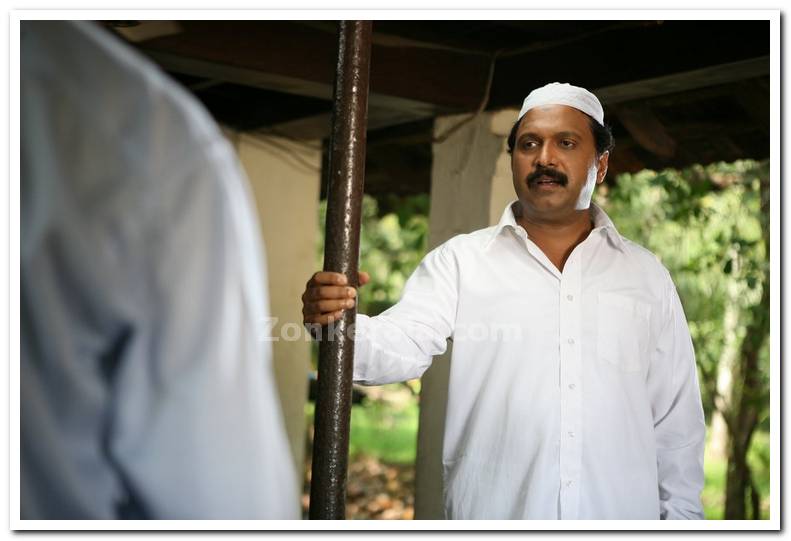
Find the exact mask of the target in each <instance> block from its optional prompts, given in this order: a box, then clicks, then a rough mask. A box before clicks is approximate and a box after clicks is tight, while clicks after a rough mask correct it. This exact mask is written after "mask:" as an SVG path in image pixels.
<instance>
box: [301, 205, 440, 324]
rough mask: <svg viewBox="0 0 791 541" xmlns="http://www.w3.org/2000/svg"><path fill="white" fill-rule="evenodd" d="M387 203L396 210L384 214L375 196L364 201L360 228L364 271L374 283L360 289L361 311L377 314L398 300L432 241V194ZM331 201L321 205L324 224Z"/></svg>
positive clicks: (321, 240) (320, 260) (321, 246)
mask: <svg viewBox="0 0 791 541" xmlns="http://www.w3.org/2000/svg"><path fill="white" fill-rule="evenodd" d="M387 206H388V207H390V208H392V209H394V210H393V211H392V212H387V213H384V214H383V215H380V212H379V205H378V203H377V201H376V199H374V198H373V197H371V196H369V195H365V196H364V197H363V202H362V228H361V231H360V270H364V271H366V272H368V273H369V274H370V275H371V282H370V283H369V284H368V285H366V286H365V287H362V288H361V289H360V298H359V304H358V310H359V311H360V312H361V313H363V314H367V315H372V316H373V315H376V314H379V313H381V312H383V311H384V310H386V309H387V308H389V307H390V306H392V305H393V304H395V303H396V302H398V299H399V297H400V296H401V290H402V289H403V288H404V284H405V283H406V280H407V278H409V276H410V275H411V274H412V271H414V270H415V268H416V267H417V266H418V264H419V263H420V260H421V259H423V256H424V255H425V253H426V243H427V240H428V206H429V197H428V195H417V196H412V197H404V198H402V199H395V198H393V197H391V198H390V199H389V200H388V201H387ZM326 212H327V202H326V201H322V202H321V205H320V222H319V223H321V224H322V225H323V224H324V220H325V216H326ZM317 257H318V267H319V268H321V266H322V264H323V260H324V229H323V227H322V230H321V234H320V238H319V243H318V247H317Z"/></svg>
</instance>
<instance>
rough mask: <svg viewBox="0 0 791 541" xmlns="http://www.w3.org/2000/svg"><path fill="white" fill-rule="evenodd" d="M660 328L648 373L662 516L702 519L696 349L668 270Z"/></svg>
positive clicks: (701, 445) (702, 426)
mask: <svg viewBox="0 0 791 541" xmlns="http://www.w3.org/2000/svg"><path fill="white" fill-rule="evenodd" d="M666 279H667V283H666V286H665V293H664V300H663V309H662V314H661V315H662V321H661V329H660V333H659V336H658V340H657V343H656V348H655V349H654V351H653V356H652V359H651V368H650V372H649V376H648V388H649V393H650V395H651V405H652V413H653V416H654V433H655V438H656V454H657V473H658V482H659V501H660V503H659V506H660V517H661V518H662V519H665V520H667V519H702V518H704V517H703V506H702V504H701V501H700V492H701V490H702V489H703V481H704V474H703V451H704V446H705V438H706V424H705V421H704V417H703V407H702V404H701V399H700V388H699V385H698V376H697V367H696V364H695V352H694V349H693V346H692V339H691V337H690V334H689V328H688V326H687V321H686V318H685V316H684V309H683V307H682V305H681V300H680V299H679V296H678V293H677V291H676V288H675V285H674V284H673V282H672V280H671V278H670V275H669V274H667V273H666Z"/></svg>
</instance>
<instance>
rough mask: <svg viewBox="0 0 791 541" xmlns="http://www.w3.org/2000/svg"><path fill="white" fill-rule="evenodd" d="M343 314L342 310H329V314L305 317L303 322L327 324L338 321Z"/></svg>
mask: <svg viewBox="0 0 791 541" xmlns="http://www.w3.org/2000/svg"><path fill="white" fill-rule="evenodd" d="M342 315H343V311H342V310H339V311H337V312H330V313H329V314H322V315H317V316H313V317H308V318H305V323H306V324H309V325H321V326H324V325H329V324H330V323H332V322H333V321H338V320H339V319H340V318H341V316H342Z"/></svg>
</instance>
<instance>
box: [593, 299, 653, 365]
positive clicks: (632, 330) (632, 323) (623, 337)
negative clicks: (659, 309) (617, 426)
mask: <svg viewBox="0 0 791 541" xmlns="http://www.w3.org/2000/svg"><path fill="white" fill-rule="evenodd" d="M598 301H599V302H598V309H597V316H598V321H597V325H598V335H597V353H598V359H599V360H600V361H603V362H606V363H608V364H609V365H611V366H615V367H617V368H618V369H620V370H621V371H623V372H639V371H640V370H641V369H642V367H643V366H645V365H646V364H647V362H648V361H647V356H648V348H649V344H648V342H649V332H650V329H649V323H650V319H651V307H650V305H648V304H646V303H643V302H640V301H637V300H634V299H632V298H630V297H627V296H626V295H623V294H619V293H609V292H601V293H599V299H598Z"/></svg>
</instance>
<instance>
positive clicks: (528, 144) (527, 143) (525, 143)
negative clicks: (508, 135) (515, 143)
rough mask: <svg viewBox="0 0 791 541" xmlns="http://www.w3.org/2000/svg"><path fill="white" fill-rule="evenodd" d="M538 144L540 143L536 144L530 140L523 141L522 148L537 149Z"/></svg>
mask: <svg viewBox="0 0 791 541" xmlns="http://www.w3.org/2000/svg"><path fill="white" fill-rule="evenodd" d="M537 144H538V143H536V142H535V141H530V140H527V141H522V147H523V148H533V147H535V146H536V145H537Z"/></svg>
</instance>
